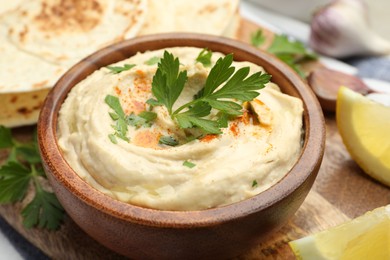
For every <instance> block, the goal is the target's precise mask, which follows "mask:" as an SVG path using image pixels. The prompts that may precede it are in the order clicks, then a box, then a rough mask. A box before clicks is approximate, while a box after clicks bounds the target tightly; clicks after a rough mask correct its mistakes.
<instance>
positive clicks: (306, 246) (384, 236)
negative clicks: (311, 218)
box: [289, 205, 390, 260]
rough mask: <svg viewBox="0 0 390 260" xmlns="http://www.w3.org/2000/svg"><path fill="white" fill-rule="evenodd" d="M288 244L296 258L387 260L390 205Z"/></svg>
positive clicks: (389, 256) (389, 240) (389, 236)
mask: <svg viewBox="0 0 390 260" xmlns="http://www.w3.org/2000/svg"><path fill="white" fill-rule="evenodd" d="M289 245H290V247H291V248H292V250H293V251H294V254H295V255H296V256H297V258H298V259H308V260H311V259H316V260H317V259H318V260H321V259H340V260H355V259H390V205H388V206H386V207H381V208H378V209H376V210H374V211H371V212H368V213H366V214H365V215H363V216H360V217H358V218H356V219H354V220H351V221H349V222H346V223H344V224H342V225H339V226H337V227H333V228H330V229H328V230H325V231H322V232H320V233H317V234H314V235H311V236H307V237H304V238H301V239H298V240H295V241H292V242H290V243H289Z"/></svg>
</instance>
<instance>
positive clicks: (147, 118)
mask: <svg viewBox="0 0 390 260" xmlns="http://www.w3.org/2000/svg"><path fill="white" fill-rule="evenodd" d="M156 118H157V114H156V113H154V112H150V111H142V112H141V113H139V114H138V115H135V114H134V113H133V114H131V115H129V116H128V117H127V123H128V124H129V125H132V126H135V127H136V128H139V127H141V126H146V127H150V126H151V124H152V122H153V121H154V120H155V119H156Z"/></svg>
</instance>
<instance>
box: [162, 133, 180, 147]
mask: <svg viewBox="0 0 390 260" xmlns="http://www.w3.org/2000/svg"><path fill="white" fill-rule="evenodd" d="M158 143H159V144H163V145H168V146H177V145H178V144H179V142H178V141H177V140H176V139H175V138H173V137H172V136H170V135H163V136H161V137H160V139H159V140H158Z"/></svg>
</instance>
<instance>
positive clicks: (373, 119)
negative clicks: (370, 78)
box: [336, 87, 390, 186]
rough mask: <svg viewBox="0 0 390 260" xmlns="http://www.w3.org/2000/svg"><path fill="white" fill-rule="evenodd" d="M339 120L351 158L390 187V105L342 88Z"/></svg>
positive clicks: (338, 105)
mask: <svg viewBox="0 0 390 260" xmlns="http://www.w3.org/2000/svg"><path fill="white" fill-rule="evenodd" d="M336 120H337V127H338V129H339V131H340V135H341V137H342V140H343V142H344V144H345V146H346V147H347V149H348V151H349V153H350V154H351V157H352V158H353V159H354V160H355V161H356V162H357V164H358V165H359V166H360V167H361V168H362V169H363V170H364V171H365V172H366V173H367V174H369V175H371V176H372V177H373V178H375V179H377V180H378V181H380V182H382V183H384V184H386V185H388V186H390V107H387V106H384V105H382V104H379V103H376V102H374V101H372V100H370V99H368V98H366V97H364V96H362V95H361V94H359V93H356V92H354V91H352V90H350V89H348V88H346V87H341V88H340V90H339V92H338V97H337V106H336Z"/></svg>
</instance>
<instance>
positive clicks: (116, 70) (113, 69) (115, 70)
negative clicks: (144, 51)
mask: <svg viewBox="0 0 390 260" xmlns="http://www.w3.org/2000/svg"><path fill="white" fill-rule="evenodd" d="M134 67H135V64H125V65H123V67H119V66H107V69H109V70H111V72H112V73H114V74H118V73H121V72H122V71H126V70H130V69H132V68H134Z"/></svg>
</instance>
